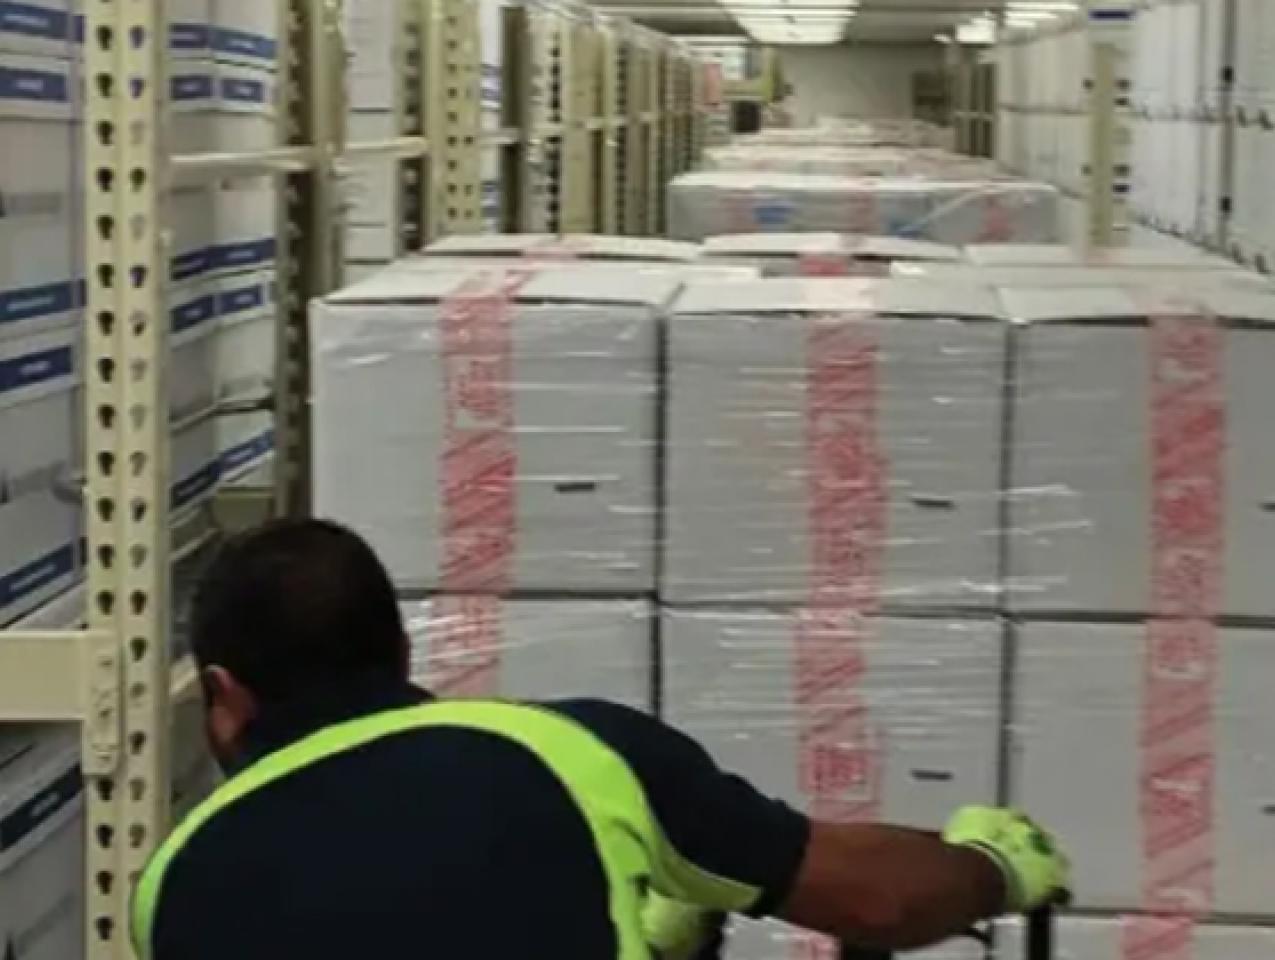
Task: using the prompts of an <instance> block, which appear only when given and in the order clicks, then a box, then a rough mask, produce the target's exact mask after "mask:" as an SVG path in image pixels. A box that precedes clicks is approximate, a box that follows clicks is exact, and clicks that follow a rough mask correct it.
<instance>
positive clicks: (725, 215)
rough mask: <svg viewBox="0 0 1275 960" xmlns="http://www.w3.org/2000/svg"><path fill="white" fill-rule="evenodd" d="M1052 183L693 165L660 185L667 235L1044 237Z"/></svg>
mask: <svg viewBox="0 0 1275 960" xmlns="http://www.w3.org/2000/svg"><path fill="white" fill-rule="evenodd" d="M1058 200H1059V197H1058V191H1057V190H1056V189H1055V188H1054V187H1052V186H1049V185H1047V184H1044V183H1036V182H1032V181H1026V180H1011V179H1007V178H1004V177H999V176H990V177H982V178H979V177H964V178H963V177H961V176H960V175H959V174H957V175H955V176H952V177H944V176H942V175H938V176H934V177H929V178H925V177H918V178H912V177H906V176H896V177H838V176H828V175H814V174H796V173H782V172H749V171H702V172H698V173H688V174H683V175H682V176H679V177H677V178H676V179H675V180H674V181H673V182H672V183H671V184H670V185H669V196H668V205H669V235H670V236H671V237H673V238H674V239H678V240H692V241H698V240H702V239H704V238H705V237H712V236H716V235H719V234H726V233H754V232H761V233H809V232H821V231H832V232H843V233H860V234H869V235H886V236H896V237H911V238H915V239H921V240H930V241H933V242H935V243H950V244H965V243H976V242H980V241H1008V242H1022V243H1049V242H1054V241H1056V240H1057V239H1059V237H1058V230H1059V225H1058Z"/></svg>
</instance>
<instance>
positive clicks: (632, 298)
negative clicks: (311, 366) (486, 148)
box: [325, 263, 682, 307]
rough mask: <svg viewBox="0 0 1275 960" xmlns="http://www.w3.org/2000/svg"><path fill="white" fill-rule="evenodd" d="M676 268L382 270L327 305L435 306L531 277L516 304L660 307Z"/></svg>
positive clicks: (674, 284) (675, 280) (674, 287)
mask: <svg viewBox="0 0 1275 960" xmlns="http://www.w3.org/2000/svg"><path fill="white" fill-rule="evenodd" d="M679 269H680V268H678V267H663V266H657V265H651V266H648V267H634V266H631V265H630V266H619V265H616V266H612V267H610V268H606V267H604V266H602V265H599V264H592V265H590V266H588V267H587V268H585V269H581V268H580V267H578V266H576V265H574V264H569V263H568V264H534V265H521V264H518V265H514V264H511V265H509V266H508V267H504V268H502V267H496V266H491V267H487V266H481V267H473V268H465V267H464V266H463V265H459V264H458V265H457V269H455V270H445V271H434V270H431V269H420V270H415V269H392V270H384V271H382V272H381V273H378V274H376V275H375V276H372V277H369V278H368V279H366V280H363V281H361V282H360V283H356V284H354V285H353V286H350V287H347V288H346V289H344V290H339V291H337V292H336V293H333V294H330V295H329V296H328V297H327V298H326V300H325V302H326V303H329V304H332V305H341V304H371V303H437V302H440V301H442V300H446V299H447V298H449V297H454V296H457V295H458V294H459V293H460V292H461V291H462V289H463V288H464V287H465V285H466V284H467V283H471V282H472V283H474V284H480V283H482V282H483V281H484V279H485V280H487V281H488V282H490V283H495V282H498V280H499V278H500V277H502V276H507V277H510V278H512V277H514V276H518V275H527V274H530V277H529V278H528V279H527V281H526V283H525V284H524V285H523V286H522V287H521V289H520V290H519V291H518V293H517V295H516V297H515V299H517V300H518V301H519V302H520V303H534V302H536V301H560V302H568V303H615V304H633V305H644V306H653V307H657V306H663V305H664V304H666V303H668V302H669V301H670V300H671V299H672V298H673V296H674V295H675V294H676V293H677V291H678V290H679V289H680V288H681V286H682V279H681V277H680V276H679V272H678V271H679Z"/></svg>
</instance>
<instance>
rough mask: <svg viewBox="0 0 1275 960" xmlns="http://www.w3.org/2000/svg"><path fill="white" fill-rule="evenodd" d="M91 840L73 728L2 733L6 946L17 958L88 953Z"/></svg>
mask: <svg viewBox="0 0 1275 960" xmlns="http://www.w3.org/2000/svg"><path fill="white" fill-rule="evenodd" d="M84 837H85V827H84V786H83V780H82V779H81V776H80V769H79V738H78V737H77V736H76V735H75V732H74V730H66V729H59V728H56V727H50V726H39V727H36V726H14V727H9V728H6V729H5V730H4V731H3V732H0V890H3V891H4V896H2V897H0V944H4V945H5V949H6V950H7V951H8V952H9V955H10V956H16V957H20V958H22V960H67V958H76V957H81V956H83V954H84V949H85V945H84V929H85V923H84V910H85V903H84V900H85V897H84V878H85V862H84V861H85V856H84Z"/></svg>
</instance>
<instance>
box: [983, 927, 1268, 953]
mask: <svg viewBox="0 0 1275 960" xmlns="http://www.w3.org/2000/svg"><path fill="white" fill-rule="evenodd" d="M1175 927H1176V929H1177V930H1178V931H1181V930H1182V926H1181V923H1180V921H1178V922H1175V921H1174V920H1172V919H1170V920H1168V921H1167V922H1166V921H1161V922H1160V923H1159V924H1156V922H1155V921H1151V922H1150V923H1148V921H1146V920H1145V919H1142V920H1140V919H1138V918H1134V917H1124V918H1121V919H1080V918H1078V917H1063V918H1060V919H1059V920H1058V921H1057V923H1056V925H1055V934H1054V957H1056V958H1057V960H1129V958H1130V957H1131V956H1135V955H1136V956H1144V955H1145V956H1148V957H1163V958H1167V957H1170V956H1171V957H1174V958H1176V960H1255V958H1258V957H1268V956H1270V955H1271V954H1272V953H1273V952H1275V931H1272V930H1271V929H1269V928H1265V927H1239V926H1223V925H1221V924H1216V925H1215V924H1201V925H1199V926H1197V927H1195V929H1194V931H1192V932H1191V934H1190V936H1189V937H1188V938H1186V939H1185V942H1184V939H1183V938H1182V937H1181V936H1180V935H1178V936H1175V935H1174V933H1173V931H1174V929H1175ZM1157 932H1168V933H1169V936H1168V937H1167V938H1165V939H1163V940H1162V941H1161V942H1160V945H1159V949H1158V950H1154V949H1153V948H1152V947H1151V945H1150V944H1148V945H1147V946H1145V947H1142V948H1141V949H1140V945H1139V944H1138V943H1137V941H1138V940H1140V939H1141V938H1143V937H1154V936H1155V935H1156V934H1157ZM1024 940H1025V937H1024V930H1023V927H1022V924H1020V923H1010V922H1000V923H998V924H997V925H996V950H995V953H994V954H993V956H994V958H995V960H1026V957H1027V952H1026V945H1025V943H1024ZM1143 949H1145V950H1146V953H1145V954H1144V953H1143V952H1142V950H1143Z"/></svg>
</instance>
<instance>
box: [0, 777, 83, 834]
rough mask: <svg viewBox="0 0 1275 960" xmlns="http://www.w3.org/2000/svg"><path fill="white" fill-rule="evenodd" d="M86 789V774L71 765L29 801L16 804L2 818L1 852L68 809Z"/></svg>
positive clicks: (0, 832) (0, 820)
mask: <svg viewBox="0 0 1275 960" xmlns="http://www.w3.org/2000/svg"><path fill="white" fill-rule="evenodd" d="M83 792H84V777H83V776H82V775H81V774H80V768H79V767H78V766H76V767H72V768H71V769H69V770H67V771H66V772H65V773H63V774H62V775H61V776H59V777H58V778H57V779H56V780H54V781H53V782H52V783H50V784H48V785H46V786H44V787H42V788H41V789H40V790H37V791H36V792H35V794H33V795H32V797H31V799H30V800H27V801H26V802H25V803H23V804H21V805H20V806H18V807H15V808H14V809H13V810H11V811H9V813H8V814H6V815H5V817H4V819H0V853H4V851H6V850H12V849H13V848H14V847H16V846H17V845H18V844H19V843H21V842H22V841H23V840H25V839H26V838H27V837H29V836H30V835H31V834H33V833H35V831H36V830H38V829H39V828H40V826H41V825H42V824H45V823H48V822H49V821H50V820H52V819H53V817H55V816H56V815H57V814H58V813H59V812H61V811H62V810H65V809H66V808H67V807H69V806H70V805H71V804H72V803H74V802H75V799H76V798H77V797H79V796H80V795H81V794H82V793H83Z"/></svg>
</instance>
